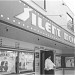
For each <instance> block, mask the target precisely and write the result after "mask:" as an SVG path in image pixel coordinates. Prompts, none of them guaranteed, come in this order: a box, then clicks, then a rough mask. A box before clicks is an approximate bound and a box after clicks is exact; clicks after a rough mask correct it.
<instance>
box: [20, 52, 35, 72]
mask: <svg viewBox="0 0 75 75" xmlns="http://www.w3.org/2000/svg"><path fill="white" fill-rule="evenodd" d="M33 71H34V53H32V52H19V73H23V72H33Z"/></svg>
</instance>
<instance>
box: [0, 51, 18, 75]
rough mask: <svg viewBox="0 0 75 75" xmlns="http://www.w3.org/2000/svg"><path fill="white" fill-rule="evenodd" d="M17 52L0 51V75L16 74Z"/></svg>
mask: <svg viewBox="0 0 75 75" xmlns="http://www.w3.org/2000/svg"><path fill="white" fill-rule="evenodd" d="M16 57H17V52H15V51H5V50H0V74H11V73H16V68H15V67H16V64H15V63H16Z"/></svg>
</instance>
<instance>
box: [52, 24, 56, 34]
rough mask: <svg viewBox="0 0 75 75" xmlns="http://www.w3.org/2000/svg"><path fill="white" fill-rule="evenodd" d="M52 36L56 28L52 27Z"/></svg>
mask: <svg viewBox="0 0 75 75" xmlns="http://www.w3.org/2000/svg"><path fill="white" fill-rule="evenodd" d="M52 34H54V35H55V34H56V27H55V26H53V25H52Z"/></svg>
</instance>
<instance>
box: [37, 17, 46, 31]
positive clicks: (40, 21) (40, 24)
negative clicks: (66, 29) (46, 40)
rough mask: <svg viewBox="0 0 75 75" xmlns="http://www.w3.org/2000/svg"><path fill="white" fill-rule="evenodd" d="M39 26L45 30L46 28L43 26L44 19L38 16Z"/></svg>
mask: <svg viewBox="0 0 75 75" xmlns="http://www.w3.org/2000/svg"><path fill="white" fill-rule="evenodd" d="M38 26H39V28H41V29H43V30H45V28H44V27H43V26H42V19H41V18H40V17H38Z"/></svg>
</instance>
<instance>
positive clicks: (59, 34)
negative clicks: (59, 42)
mask: <svg viewBox="0 0 75 75" xmlns="http://www.w3.org/2000/svg"><path fill="white" fill-rule="evenodd" d="M57 35H58V36H59V37H61V30H60V29H58V28H57Z"/></svg>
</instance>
